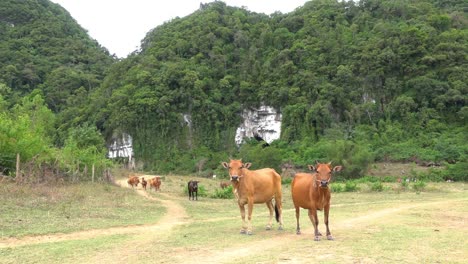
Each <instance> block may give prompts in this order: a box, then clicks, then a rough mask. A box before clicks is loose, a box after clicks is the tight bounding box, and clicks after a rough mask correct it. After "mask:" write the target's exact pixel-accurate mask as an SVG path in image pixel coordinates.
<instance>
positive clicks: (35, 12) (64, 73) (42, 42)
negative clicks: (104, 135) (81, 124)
mask: <svg viewBox="0 0 468 264" xmlns="http://www.w3.org/2000/svg"><path fill="white" fill-rule="evenodd" d="M113 61H114V59H113V58H112V57H111V56H110V55H109V52H108V51H107V50H106V49H105V48H103V47H101V46H100V45H99V44H98V43H97V42H96V41H95V40H93V39H91V38H90V37H89V35H88V34H87V32H86V31H85V30H84V29H83V28H82V27H81V26H80V25H79V24H78V23H77V22H76V21H75V20H74V19H73V18H72V17H71V16H70V14H69V13H68V12H67V11H66V10H65V9H63V8H62V7H61V6H60V5H58V4H54V3H52V2H50V1H48V0H21V1H18V0H2V1H1V2H0V84H1V85H4V86H3V87H2V95H3V96H6V99H7V101H8V102H9V103H10V104H11V105H13V104H14V103H18V101H19V98H21V97H22V96H24V95H27V94H29V93H30V92H31V91H33V90H34V89H39V90H42V92H43V94H44V96H45V99H46V102H47V105H48V106H49V108H50V109H52V110H53V111H54V112H56V113H59V112H62V111H64V110H66V111H68V112H73V111H76V110H77V109H78V108H82V107H85V105H83V104H81V103H79V102H78V101H80V100H81V99H84V98H83V97H86V95H87V93H88V92H90V91H92V90H94V89H96V88H97V87H98V86H99V85H100V84H101V82H102V79H103V78H104V74H105V71H106V69H107V68H108V67H109V66H110V64H112V62H113ZM5 86H6V87H8V88H9V91H4V90H5V89H6V88H5ZM77 104H78V105H77ZM70 108H73V110H72V111H70V110H71V109H70ZM68 118H70V119H73V118H75V116H74V115H72V116H68ZM68 121H70V120H64V122H68Z"/></svg>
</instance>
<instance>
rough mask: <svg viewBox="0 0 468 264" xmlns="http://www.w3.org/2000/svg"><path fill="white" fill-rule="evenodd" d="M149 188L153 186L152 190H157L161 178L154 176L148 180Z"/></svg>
mask: <svg viewBox="0 0 468 264" xmlns="http://www.w3.org/2000/svg"><path fill="white" fill-rule="evenodd" d="M149 185H150V190H151V189H152V188H154V191H159V190H160V187H161V178H160V177H158V176H156V177H154V178H152V179H150V180H149Z"/></svg>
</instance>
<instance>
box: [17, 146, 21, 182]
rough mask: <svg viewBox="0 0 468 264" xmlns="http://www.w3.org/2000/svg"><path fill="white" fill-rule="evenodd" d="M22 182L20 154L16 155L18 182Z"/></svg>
mask: <svg viewBox="0 0 468 264" xmlns="http://www.w3.org/2000/svg"><path fill="white" fill-rule="evenodd" d="M20 181H21V173H20V154H19V153H16V182H20Z"/></svg>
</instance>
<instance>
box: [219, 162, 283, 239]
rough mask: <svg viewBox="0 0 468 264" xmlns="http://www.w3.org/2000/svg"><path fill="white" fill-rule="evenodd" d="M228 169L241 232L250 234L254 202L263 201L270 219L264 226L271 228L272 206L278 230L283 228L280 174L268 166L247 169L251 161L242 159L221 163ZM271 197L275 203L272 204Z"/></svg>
mask: <svg viewBox="0 0 468 264" xmlns="http://www.w3.org/2000/svg"><path fill="white" fill-rule="evenodd" d="M221 164H222V165H223V167H224V168H226V169H228V170H229V177H230V179H231V184H232V186H233V188H234V189H233V192H234V194H235V195H236V198H237V203H238V205H239V209H240V214H241V217H242V228H241V231H240V233H241V234H248V235H251V234H252V223H251V220H252V210H253V205H254V204H259V203H265V204H266V205H267V207H268V209H269V210H270V220H269V222H268V225H267V227H266V229H267V230H269V229H271V223H272V219H273V208H274V211H275V218H276V221H277V222H279V228H278V229H279V230H282V229H283V220H282V215H281V212H282V201H281V198H282V194H281V176H280V175H279V174H278V173H277V172H276V171H275V170H274V169H270V168H266V169H260V170H249V168H250V166H251V163H243V162H242V160H230V161H229V163H227V162H222V163H221ZM273 199H275V205H274V206H273ZM245 205H247V210H248V211H247V212H248V216H247V217H248V218H247V219H248V221H247V222H246V221H245Z"/></svg>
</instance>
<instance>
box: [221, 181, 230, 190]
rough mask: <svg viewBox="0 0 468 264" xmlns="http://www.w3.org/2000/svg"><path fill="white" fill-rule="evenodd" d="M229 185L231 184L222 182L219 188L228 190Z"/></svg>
mask: <svg viewBox="0 0 468 264" xmlns="http://www.w3.org/2000/svg"><path fill="white" fill-rule="evenodd" d="M229 185H230V184H229V182H220V183H219V187H221V189H226V188H227V187H228V186H229Z"/></svg>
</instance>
